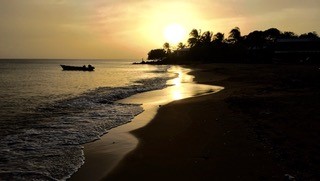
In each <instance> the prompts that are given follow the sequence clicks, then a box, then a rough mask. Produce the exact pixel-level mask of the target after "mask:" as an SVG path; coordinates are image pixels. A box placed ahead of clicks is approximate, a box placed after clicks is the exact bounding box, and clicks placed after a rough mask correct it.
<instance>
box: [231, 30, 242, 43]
mask: <svg viewBox="0 0 320 181" xmlns="http://www.w3.org/2000/svg"><path fill="white" fill-rule="evenodd" d="M228 38H229V41H230V42H232V43H238V42H240V41H241V32H240V28H239V27H235V28H233V29H232V30H231V31H230V33H229V37H228Z"/></svg>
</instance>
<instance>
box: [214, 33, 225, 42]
mask: <svg viewBox="0 0 320 181" xmlns="http://www.w3.org/2000/svg"><path fill="white" fill-rule="evenodd" d="M223 40H224V34H223V33H220V32H218V33H216V34H215V35H214V36H213V42H214V43H218V44H221V43H222V42H223Z"/></svg>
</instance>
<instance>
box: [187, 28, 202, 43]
mask: <svg viewBox="0 0 320 181" xmlns="http://www.w3.org/2000/svg"><path fill="white" fill-rule="evenodd" d="M200 33H201V30H200V31H198V30H197V29H193V30H191V32H190V33H189V36H190V38H189V39H188V44H189V46H190V47H194V46H196V45H197V44H198V43H199V39H200Z"/></svg>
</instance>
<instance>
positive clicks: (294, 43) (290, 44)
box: [273, 38, 320, 63]
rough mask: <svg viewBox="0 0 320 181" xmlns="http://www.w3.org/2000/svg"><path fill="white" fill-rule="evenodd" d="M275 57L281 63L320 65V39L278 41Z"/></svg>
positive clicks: (275, 47)
mask: <svg viewBox="0 0 320 181" xmlns="http://www.w3.org/2000/svg"><path fill="white" fill-rule="evenodd" d="M273 57H274V60H275V61H279V62H299V63H320V59H319V58H320V39H319V38H318V39H298V38H296V39H278V40H277V41H276V42H275V46H274V56H273Z"/></svg>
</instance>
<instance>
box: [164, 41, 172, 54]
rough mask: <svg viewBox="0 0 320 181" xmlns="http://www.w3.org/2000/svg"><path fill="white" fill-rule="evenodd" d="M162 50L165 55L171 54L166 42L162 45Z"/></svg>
mask: <svg viewBox="0 0 320 181" xmlns="http://www.w3.org/2000/svg"><path fill="white" fill-rule="evenodd" d="M163 48H164V49H165V51H166V53H167V54H170V53H171V49H170V44H169V43H168V42H166V43H164V44H163Z"/></svg>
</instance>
